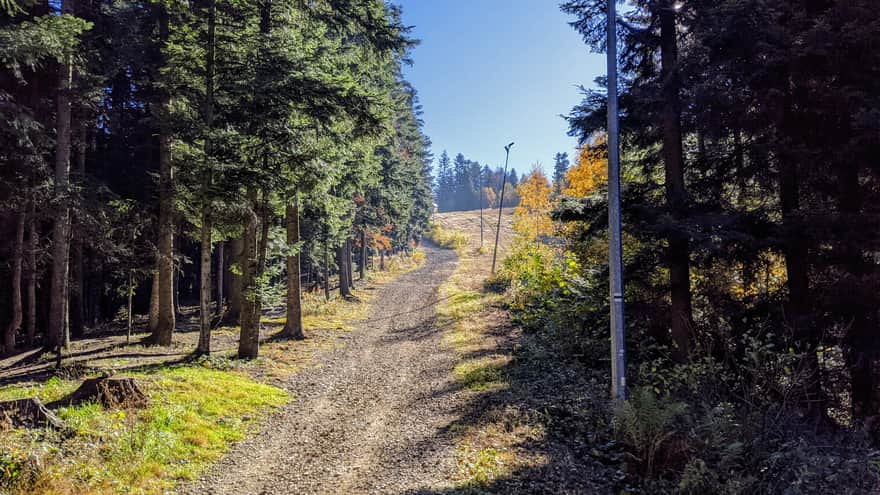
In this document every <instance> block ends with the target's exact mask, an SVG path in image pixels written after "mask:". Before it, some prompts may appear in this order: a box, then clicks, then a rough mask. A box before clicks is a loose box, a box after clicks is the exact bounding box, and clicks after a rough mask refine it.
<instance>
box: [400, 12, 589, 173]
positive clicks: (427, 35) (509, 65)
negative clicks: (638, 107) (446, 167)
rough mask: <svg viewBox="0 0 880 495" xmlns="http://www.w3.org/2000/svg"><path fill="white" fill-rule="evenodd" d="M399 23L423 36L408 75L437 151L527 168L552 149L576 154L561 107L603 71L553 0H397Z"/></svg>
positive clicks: (547, 160) (549, 157)
mask: <svg viewBox="0 0 880 495" xmlns="http://www.w3.org/2000/svg"><path fill="white" fill-rule="evenodd" d="M394 3H397V4H398V5H400V6H401V7H402V8H403V22H404V24H405V25H407V26H414V30H413V32H412V36H414V37H415V38H418V39H420V40H421V44H420V45H419V46H418V47H417V48H416V49H415V50H414V51H413V53H412V59H413V61H414V64H413V65H412V66H411V67H406V68H405V70H404V73H405V75H406V77H407V79H408V80H409V81H410V82H411V83H412V84H413V86H415V88H416V89H417V90H418V92H419V98H420V100H421V103H422V106H423V107H424V115H423V119H424V121H425V133H426V134H427V135H428V136H429V137H430V138H431V141H432V142H433V151H434V155H435V164H436V157H439V156H440V152H441V151H443V150H444V149H446V150H447V151H448V152H449V154H450V156H451V157H454V156H455V154H456V153H459V152H461V153H463V154H464V155H465V156H466V157H468V158H469V159H471V160H477V161H479V162H480V163H483V164H486V163H488V164H490V165H492V166H495V165H503V162H504V148H503V147H504V145H505V144H507V143H509V142H510V141H515V142H516V145H515V146H514V148H513V150H512V151H511V154H510V164H511V167H513V168H515V169H516V170H517V172H518V173H522V172H527V171H528V170H529V169H531V165H532V164H533V163H535V162H541V163H542V164H543V166H544V170H545V172H550V171H552V167H553V156H554V155H555V154H556V153H557V152H560V151H565V152H568V154H569V156H572V155H574V150H575V146H576V145H577V142H576V140H575V139H574V138H571V137H568V135H567V134H566V131H567V129H568V126H567V123H566V122H565V120H563V119H562V118H561V117H559V115H560V114H567V113H568V112H569V110H571V108H572V107H573V106H574V105H576V104H577V103H578V102H579V101H580V99H581V98H580V92H579V90H578V89H577V86H578V85H579V84H583V85H585V86H587V87H592V86H594V83H593V80H594V79H595V78H596V76H598V75H600V74H604V73H605V59H604V56H602V55H596V54H593V53H590V52H589V50H588V49H587V47H586V45H584V44H583V42H582V41H581V39H580V36H579V35H578V34H577V33H576V32H575V31H574V30H573V29H572V28H571V27H570V26H568V24H567V22H568V21H569V20H570V19H569V17H568V16H566V15H565V14H563V13H562V12H560V11H559V7H558V4H559V2H558V1H557V0H395V2H394Z"/></svg>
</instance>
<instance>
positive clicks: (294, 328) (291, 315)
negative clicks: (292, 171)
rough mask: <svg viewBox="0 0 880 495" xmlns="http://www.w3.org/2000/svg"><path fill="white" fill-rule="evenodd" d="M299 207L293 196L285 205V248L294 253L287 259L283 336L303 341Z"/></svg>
mask: <svg viewBox="0 0 880 495" xmlns="http://www.w3.org/2000/svg"><path fill="white" fill-rule="evenodd" d="M298 206H299V205H298V204H297V200H296V197H295V195H294V197H293V198H291V200H290V202H288V203H287V211H286V212H285V216H286V220H287V248H288V249H294V246H295V247H296V251H295V252H294V253H292V254H290V255H289V256H288V257H287V323H285V324H284V331H283V335H285V336H287V337H290V338H292V339H297V340H299V339H303V338H304V337H305V336H304V335H303V326H302V301H301V300H300V290H301V288H300V282H301V280H300V254H299V252H300V247H299V246H298V244H299V207H298Z"/></svg>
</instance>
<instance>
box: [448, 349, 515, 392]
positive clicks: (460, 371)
mask: <svg viewBox="0 0 880 495" xmlns="http://www.w3.org/2000/svg"><path fill="white" fill-rule="evenodd" d="M509 362H510V357H509V356H500V355H496V356H484V357H481V358H478V359H468V360H466V361H462V362H460V363H459V364H457V365H456V366H455V368H454V369H453V370H452V372H453V374H454V375H455V378H456V379H457V380H458V381H459V382H461V383H462V385H464V386H465V387H467V388H468V389H469V390H473V391H477V392H480V391H486V390H497V389H500V388H504V387H506V386H507V379H506V376H505V373H504V368H505V367H506V366H507V364H508V363H509Z"/></svg>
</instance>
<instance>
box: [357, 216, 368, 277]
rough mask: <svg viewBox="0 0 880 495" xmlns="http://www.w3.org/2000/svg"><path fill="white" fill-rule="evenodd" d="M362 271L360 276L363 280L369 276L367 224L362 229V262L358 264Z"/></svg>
mask: <svg viewBox="0 0 880 495" xmlns="http://www.w3.org/2000/svg"><path fill="white" fill-rule="evenodd" d="M358 268H359V269H360V273H359V274H358V277H360V280H363V279H365V278H366V276H367V226H366V225H364V227H363V228H362V229H361V263H360V265H358Z"/></svg>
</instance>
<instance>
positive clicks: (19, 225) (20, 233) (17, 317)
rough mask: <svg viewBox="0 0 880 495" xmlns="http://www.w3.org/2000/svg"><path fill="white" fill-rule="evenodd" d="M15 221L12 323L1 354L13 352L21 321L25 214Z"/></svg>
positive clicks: (4, 338)
mask: <svg viewBox="0 0 880 495" xmlns="http://www.w3.org/2000/svg"><path fill="white" fill-rule="evenodd" d="M17 216H18V218H17V219H16V221H15V238H14V239H13V240H12V321H10V322H9V325H8V326H7V327H6V332H5V333H4V334H3V354H4V355H7V356H8V355H11V354H13V353H14V352H15V336H16V334H17V333H18V331H19V330H20V329H21V322H22V320H23V315H22V304H21V265H22V260H23V258H24V226H25V214H24V212H22V213H19V214H18V215H17Z"/></svg>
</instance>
